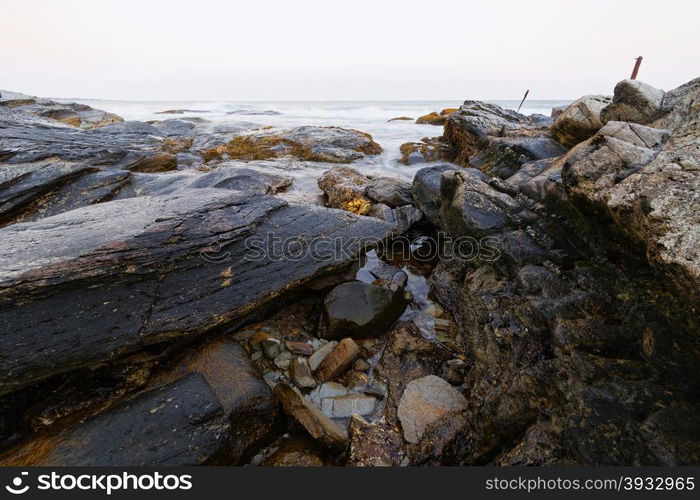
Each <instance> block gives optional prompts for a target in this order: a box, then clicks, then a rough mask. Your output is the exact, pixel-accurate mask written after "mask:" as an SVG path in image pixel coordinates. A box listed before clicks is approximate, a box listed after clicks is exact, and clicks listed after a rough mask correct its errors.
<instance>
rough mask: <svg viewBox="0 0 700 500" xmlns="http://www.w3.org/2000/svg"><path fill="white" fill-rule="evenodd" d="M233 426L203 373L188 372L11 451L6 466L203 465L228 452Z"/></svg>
mask: <svg viewBox="0 0 700 500" xmlns="http://www.w3.org/2000/svg"><path fill="white" fill-rule="evenodd" d="M229 431H230V424H229V421H228V418H227V417H226V414H225V413H224V411H223V409H222V407H221V404H220V403H219V401H218V400H217V398H216V395H215V394H214V392H213V391H212V390H211V389H210V387H209V385H208V384H207V382H206V380H205V379H204V377H203V376H202V375H199V374H190V375H187V376H185V377H183V378H181V379H179V380H177V381H175V382H172V383H170V384H168V385H166V386H163V387H161V388H159V389H155V390H153V391H150V392H147V393H145V394H142V395H141V396H139V397H137V398H135V399H132V400H130V401H126V402H124V403H122V404H120V405H118V406H116V407H114V408H112V409H110V410H108V411H107V412H105V413H103V414H101V415H99V416H97V417H95V418H93V419H91V420H88V421H87V422H85V423H82V424H78V425H76V426H74V427H71V428H69V429H67V430H64V431H62V432H61V433H59V434H58V435H57V436H53V437H49V438H42V437H39V438H36V439H35V440H34V441H30V442H29V444H28V445H27V446H25V447H23V448H21V449H19V450H13V452H12V454H11V458H10V459H9V461H7V462H6V463H5V464H6V465H23V466H27V465H32V466H39V465H41V466H120V467H131V466H168V465H170V466H175V465H179V466H183V465H200V464H203V463H205V462H207V461H208V460H211V459H213V458H214V457H215V456H216V455H217V454H218V453H220V452H221V451H222V450H224V449H225V448H226V445H227V443H228V438H229Z"/></svg>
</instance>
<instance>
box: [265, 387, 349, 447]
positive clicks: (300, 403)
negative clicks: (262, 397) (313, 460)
mask: <svg viewBox="0 0 700 500" xmlns="http://www.w3.org/2000/svg"><path fill="white" fill-rule="evenodd" d="M274 390H275V395H276V396H277V398H278V399H279V400H280V402H281V403H282V406H283V407H284V411H285V413H287V415H290V416H292V417H294V418H295V419H296V420H297V422H299V423H300V424H301V425H302V426H303V427H304V428H305V429H306V431H307V432H308V433H309V435H310V436H311V437H313V438H314V439H316V440H317V441H319V442H321V443H323V444H324V445H326V446H328V447H329V448H331V449H333V450H336V451H342V450H344V449H345V448H346V447H347V444H348V436H347V432H346V431H345V429H344V428H343V427H341V426H340V425H339V424H337V423H335V422H333V421H332V420H331V419H329V418H328V417H326V416H325V415H324V414H323V413H321V410H319V409H318V408H317V407H316V406H315V405H314V404H313V403H311V402H310V401H309V400H307V399H306V398H305V397H304V396H302V395H301V394H300V393H299V392H298V391H297V390H296V389H294V388H292V387H290V386H288V385H287V384H284V383H280V384H277V385H276V386H275V389H274Z"/></svg>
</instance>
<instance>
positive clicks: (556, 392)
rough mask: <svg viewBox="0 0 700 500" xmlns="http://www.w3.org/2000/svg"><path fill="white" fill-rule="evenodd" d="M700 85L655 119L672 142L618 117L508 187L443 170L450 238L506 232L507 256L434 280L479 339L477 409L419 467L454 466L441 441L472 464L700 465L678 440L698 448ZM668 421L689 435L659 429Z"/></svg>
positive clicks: (472, 387) (455, 458) (451, 265)
mask: <svg viewBox="0 0 700 500" xmlns="http://www.w3.org/2000/svg"><path fill="white" fill-rule="evenodd" d="M698 87H700V85H697V84H693V82H691V83H690V84H687V85H686V86H684V87H683V88H682V89H681V90H678V89H677V90H676V95H677V96H678V97H677V100H676V102H677V103H678V106H677V107H676V108H672V109H670V110H667V111H666V114H665V115H664V116H662V117H661V118H660V119H658V120H657V121H656V122H655V124H657V125H661V124H663V125H665V126H668V127H669V129H670V131H664V130H661V129H658V128H657V129H652V128H650V127H644V126H642V125H636V124H630V123H622V122H608V123H607V124H606V125H605V126H604V127H603V128H602V129H601V130H600V131H599V132H598V133H597V134H596V135H595V136H594V137H592V138H591V139H589V140H587V141H585V142H583V143H581V144H579V145H578V146H576V147H574V148H573V149H572V150H571V151H570V152H569V153H567V154H566V155H564V156H562V157H561V158H559V159H555V160H552V161H548V160H541V163H539V162H536V163H529V164H526V165H525V166H523V167H522V168H523V169H527V171H526V172H522V175H520V176H519V177H515V178H511V179H509V180H508V181H507V182H505V183H503V182H502V181H500V180H497V179H488V180H486V182H484V180H483V179H480V178H478V177H477V176H474V175H471V174H469V173H466V172H463V171H446V172H443V173H442V174H441V176H440V187H441V189H440V194H439V202H438V205H439V210H438V215H437V217H436V218H435V220H436V222H437V224H438V226H439V228H440V229H441V230H443V231H445V232H447V233H449V234H451V235H453V236H469V237H473V238H477V239H479V238H482V237H484V236H489V237H494V238H496V240H497V243H496V245H495V248H496V249H497V251H496V254H492V255H484V254H482V255H481V256H480V258H477V259H472V260H459V259H453V260H449V259H444V260H442V261H441V262H440V263H438V265H437V267H436V269H435V270H434V272H433V274H432V275H431V283H432V285H433V291H434V293H435V294H436V296H437V299H438V300H439V301H440V302H441V304H443V305H444V306H445V307H446V308H448V309H449V310H450V311H451V312H453V313H454V315H455V319H456V321H457V324H458V325H459V330H460V332H461V334H462V338H463V339H464V349H465V351H466V352H467V354H468V366H469V371H468V372H467V375H466V377H465V381H464V384H463V386H462V387H463V388H464V389H465V391H466V393H467V394H468V397H467V400H468V405H467V408H466V410H465V411H464V412H462V413H461V414H460V416H453V417H447V416H446V417H443V419H441V422H440V423H439V424H438V423H436V424H434V425H435V426H437V427H435V429H434V431H435V432H437V433H438V434H439V435H440V436H451V437H449V439H447V440H446V441H443V440H442V438H440V439H438V440H436V441H432V440H431V443H432V444H430V445H428V444H425V443H423V444H422V443H418V444H417V445H416V446H417V448H415V449H413V454H412V463H442V461H441V460H442V459H441V458H440V457H439V454H440V452H439V450H438V451H435V448H436V447H440V446H442V445H439V446H438V445H435V443H445V447H443V448H441V449H443V450H444V454H445V456H446V457H449V458H448V462H450V463H469V464H486V463H494V462H496V463H503V464H519V463H524V464H555V463H556V464H587V465H593V464H595V465H602V464H611V465H612V464H617V465H619V464H625V465H652V464H657V465H658V464H665V463H687V462H688V461H689V460H690V457H692V456H694V454H695V453H696V450H694V449H693V448H692V447H682V446H679V444H680V443H682V442H684V441H685V442H693V441H694V440H695V439H696V438H694V437H693V436H694V434H693V432H692V431H691V430H690V429H691V425H690V424H688V423H686V424H681V422H683V421H685V417H682V415H687V413H684V412H686V411H687V408H689V407H692V406H693V405H692V402H693V401H694V396H693V394H694V391H695V390H696V389H695V388H696V387H697V384H698V379H697V376H696V374H695V373H694V371H693V370H692V369H691V368H690V367H693V366H695V365H696V363H697V359H698V358H700V350H699V349H698V338H697V335H696V333H695V332H697V331H698V328H697V321H696V318H695V317H694V313H693V312H692V311H693V310H694V309H695V308H697V305H696V304H697V299H696V297H697V290H698V284H697V281H696V279H695V278H694V277H693V276H694V271H693V269H694V266H695V262H696V261H697V259H696V258H695V256H694V255H695V254H694V253H693V251H691V250H690V248H691V246H688V242H690V241H692V240H693V238H695V236H694V235H695V234H696V233H697V231H695V230H694V229H693V227H691V226H689V225H688V224H691V225H692V224H693V222H690V221H693V220H694V215H692V211H693V210H694V209H693V208H692V207H693V206H694V205H693V201H692V200H691V198H689V197H688V194H689V193H691V192H695V191H697V189H696V188H695V187H693V186H694V182H695V180H696V179H695V177H696V176H694V174H693V173H692V172H693V171H694V170H693V168H692V167H691V165H692V164H696V163H697V161H696V159H695V152H696V149H697V148H694V147H693V146H692V144H694V142H697V123H696V122H697V114H695V115H694V114H693V112H692V110H693V105H694V104H693V103H696V102H697V97H693V95H695V96H696V95H697V94H695V93H696V92H698V90H697V89H698ZM671 92H673V91H671ZM669 94H670V92H669ZM681 103H682V104H681ZM695 106H696V105H695ZM669 134H670V135H669ZM671 172H673V174H671ZM519 174H520V173H519ZM516 175H518V174H516ZM528 178H529V179H528ZM420 179H421V177H420V176H417V181H418V182H421V181H420ZM534 182H537V183H538V185H537V186H536V189H530V188H533V187H534V186H533V183H534ZM415 188H416V186H414V192H415ZM557 193H558V194H557ZM532 194H534V195H537V196H534V197H535V198H539V199H538V200H537V201H544V202H545V203H542V204H541V203H534V202H533V200H532V197H533V196H531V195H532ZM419 206H420V204H419ZM652 214H653V215H652ZM676 217H678V218H676ZM671 235H673V236H671ZM666 245H667V246H666ZM671 248H673V254H672V253H671V252H669V253H666V249H668V250H670V249H671ZM448 250H449V249H448ZM448 254H449V251H448ZM681 255H683V256H684V258H683V259H681V258H680V256H681ZM681 260H682V261H681ZM671 269H675V273H674V274H673V275H671V274H669V273H670V270H671ZM691 304H693V305H691ZM387 349H388V347H387ZM385 353H386V351H385ZM385 355H386V354H385ZM381 366H382V364H381V363H380V365H379V367H380V368H381ZM433 373H435V374H438V375H440V373H439V372H433ZM552 381H556V384H553V383H552ZM389 388H390V397H391V384H389ZM390 406H391V405H388V408H389V407H390ZM660 410H662V414H666V415H674V416H676V417H677V418H678V419H679V420H678V422H679V424H678V425H677V426H676V427H675V428H674V430H671V427H672V425H668V426H662V425H659V426H658V427H654V431H653V432H652V433H649V432H647V425H648V424H647V423H646V422H652V421H653V415H655V414H657V412H659V411H660ZM443 420H444V421H443ZM686 422H689V421H686ZM649 425H651V424H649ZM601 429H604V431H603V432H601ZM427 432H428V431H427ZM657 433H658V434H657ZM661 434H663V436H662V435H661ZM427 435H428V433H426V436H427ZM431 439H432V438H431ZM413 459H415V460H413Z"/></svg>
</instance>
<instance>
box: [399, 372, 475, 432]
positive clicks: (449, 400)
mask: <svg viewBox="0 0 700 500" xmlns="http://www.w3.org/2000/svg"><path fill="white" fill-rule="evenodd" d="M466 406H467V400H466V399H465V398H464V396H462V394H460V393H459V391H457V390H456V389H455V388H454V387H452V386H451V385H450V384H449V383H447V382H446V381H445V380H443V379H441V378H440V377H437V376H435V375H427V376H425V377H421V378H418V379H415V380H412V381H411V382H409V383H408V384H407V385H406V388H405V389H404V391H403V395H402V396H401V399H400V400H399V406H398V409H397V416H398V418H399V421H400V422H401V428H402V430H403V436H404V439H405V440H406V441H408V442H409V443H417V442H418V441H420V439H421V438H422V437H423V433H424V432H425V429H426V428H427V427H428V425H430V424H431V423H433V422H435V421H436V420H438V419H439V418H440V417H442V416H443V415H445V414H446V413H449V412H458V411H461V410H464V409H466Z"/></svg>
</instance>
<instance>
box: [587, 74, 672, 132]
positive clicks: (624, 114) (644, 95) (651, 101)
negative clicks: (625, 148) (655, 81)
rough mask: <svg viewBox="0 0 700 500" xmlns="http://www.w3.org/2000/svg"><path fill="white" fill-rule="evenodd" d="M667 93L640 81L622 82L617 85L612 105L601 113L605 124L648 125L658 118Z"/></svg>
mask: <svg viewBox="0 0 700 500" xmlns="http://www.w3.org/2000/svg"><path fill="white" fill-rule="evenodd" d="M664 96H665V92H664V91H663V90H659V89H656V88H654V87H652V86H651V85H647V84H646V83H643V82H640V81H639V80H622V81H621V82H620V83H618V84H617V85H615V93H614V95H613V100H612V104H609V105H608V106H606V107H605V108H604V109H603V110H602V111H601V113H600V119H601V121H602V122H603V123H608V122H610V121H621V122H634V123H641V124H646V123H649V122H652V121H653V120H655V119H656V118H658V117H659V116H660V114H661V105H662V104H663V101H664Z"/></svg>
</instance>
